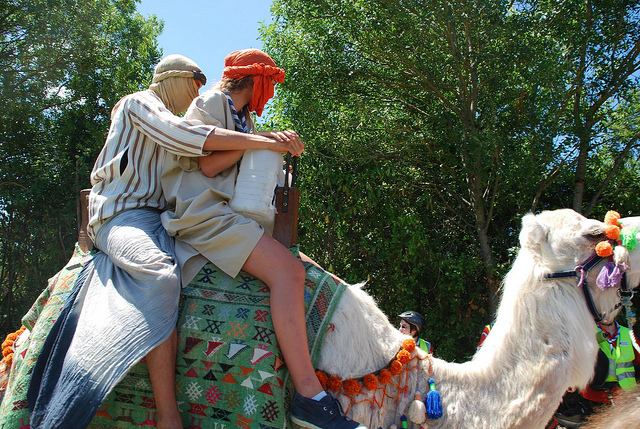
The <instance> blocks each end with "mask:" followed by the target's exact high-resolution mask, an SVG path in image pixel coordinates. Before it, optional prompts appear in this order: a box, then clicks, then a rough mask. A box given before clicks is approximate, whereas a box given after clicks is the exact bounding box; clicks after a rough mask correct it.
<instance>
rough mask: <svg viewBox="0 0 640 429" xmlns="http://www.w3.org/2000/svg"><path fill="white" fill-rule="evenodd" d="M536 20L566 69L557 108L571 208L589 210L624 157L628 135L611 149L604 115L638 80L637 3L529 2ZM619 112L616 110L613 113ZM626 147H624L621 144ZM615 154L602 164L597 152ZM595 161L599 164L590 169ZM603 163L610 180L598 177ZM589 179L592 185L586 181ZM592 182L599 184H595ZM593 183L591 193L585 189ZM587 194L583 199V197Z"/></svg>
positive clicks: (615, 0) (611, 0) (639, 8)
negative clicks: (568, 171) (568, 167)
mask: <svg viewBox="0 0 640 429" xmlns="http://www.w3.org/2000/svg"><path fill="white" fill-rule="evenodd" d="M527 3H528V5H529V7H530V8H531V9H530V10H532V11H534V13H536V16H537V17H539V19H538V20H537V25H538V26H539V28H540V29H541V30H542V31H546V32H548V33H549V35H550V36H551V37H552V38H553V40H554V43H555V44H556V49H557V50H559V52H561V53H562V55H560V56H558V57H557V60H558V62H559V65H560V66H561V67H562V68H563V69H564V70H566V72H565V73H564V76H563V79H562V83H563V87H562V88H559V89H560V91H561V92H560V98H559V100H560V103H559V104H558V105H557V106H556V107H555V112H556V114H555V117H556V120H557V129H558V131H559V134H560V135H559V144H560V145H561V146H562V147H563V148H564V151H565V152H566V153H568V154H570V157H569V160H570V164H573V165H572V169H571V171H572V173H573V175H574V177H573V180H572V181H573V183H574V187H573V201H572V203H571V206H572V208H573V209H574V210H576V211H578V212H580V213H584V214H585V215H589V214H590V213H591V211H592V210H593V208H594V207H595V206H596V205H597V203H598V200H599V198H600V196H601V195H602V194H603V193H604V192H606V190H607V187H608V186H609V183H610V180H611V178H612V177H614V176H615V175H616V174H617V173H618V171H619V169H620V168H621V166H623V161H624V160H625V159H626V158H627V157H628V156H629V154H630V152H629V151H630V149H631V146H633V144H634V143H633V141H634V139H633V138H631V139H629V140H628V141H627V144H626V145H623V146H622V147H621V148H619V149H618V151H617V153H616V150H615V149H614V150H613V152H611V149H612V147H611V145H610V144H609V143H611V140H610V139H609V138H608V135H609V133H610V131H612V130H610V129H608V128H607V124H606V121H607V117H608V116H610V115H611V111H612V110H614V111H615V110H617V109H618V106H619V104H620V103H623V102H624V100H625V98H627V97H628V96H629V95H628V93H629V91H632V90H633V88H634V87H636V86H637V84H638V74H637V72H638V70H640V37H638V34H639V33H640V2H638V1H618V0H587V1H584V2H579V1H563V2H558V1H531V2H527ZM625 112H626V113H628V110H626V111H625ZM617 116H620V113H618V114H617ZM625 146H626V147H625ZM602 151H604V152H609V153H610V154H611V156H613V157H614V158H617V159H616V160H614V161H613V162H612V163H607V164H603V163H601V162H598V161H600V160H601V152H602ZM593 165H598V168H597V169H595V170H594V169H593V167H592V166H593ZM605 165H606V168H607V171H606V175H607V176H608V177H609V180H604V181H602V182H598V181H597V180H596V179H597V174H594V173H595V172H597V171H601V170H602V168H603V167H604V166H605ZM589 181H591V182H592V184H591V186H590V184H589V183H588V182H589ZM593 182H596V183H598V185H597V186H593ZM589 188H591V190H590V192H587V193H586V194H585V192H586V191H588V190H589ZM585 198H586V199H587V200H586V201H585Z"/></svg>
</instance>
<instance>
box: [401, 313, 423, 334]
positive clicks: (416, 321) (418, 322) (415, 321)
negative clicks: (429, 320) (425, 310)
mask: <svg viewBox="0 0 640 429" xmlns="http://www.w3.org/2000/svg"><path fill="white" fill-rule="evenodd" d="M398 317H399V318H401V319H404V320H406V321H407V323H408V324H410V325H412V326H413V327H415V328H416V329H417V330H418V333H420V332H422V326H423V325H424V317H422V314H420V313H418V312H417V311H405V312H404V313H402V314H398Z"/></svg>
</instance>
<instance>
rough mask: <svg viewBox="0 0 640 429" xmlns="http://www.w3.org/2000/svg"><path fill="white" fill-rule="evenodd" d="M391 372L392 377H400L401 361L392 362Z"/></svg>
mask: <svg viewBox="0 0 640 429" xmlns="http://www.w3.org/2000/svg"><path fill="white" fill-rule="evenodd" d="M389 371H390V372H391V375H398V374H400V373H401V372H402V363H401V362H400V361H399V360H397V359H396V360H394V361H393V362H391V366H390V367H389Z"/></svg>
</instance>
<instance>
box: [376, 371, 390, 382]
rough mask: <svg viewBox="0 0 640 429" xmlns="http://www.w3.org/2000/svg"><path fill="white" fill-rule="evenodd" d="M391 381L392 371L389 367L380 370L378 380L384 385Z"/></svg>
mask: <svg viewBox="0 0 640 429" xmlns="http://www.w3.org/2000/svg"><path fill="white" fill-rule="evenodd" d="M390 381H391V372H390V371H389V370H388V369H383V370H381V371H380V375H379V376H378V382H379V383H380V384H381V385H382V386H386V385H387V383H389V382H390Z"/></svg>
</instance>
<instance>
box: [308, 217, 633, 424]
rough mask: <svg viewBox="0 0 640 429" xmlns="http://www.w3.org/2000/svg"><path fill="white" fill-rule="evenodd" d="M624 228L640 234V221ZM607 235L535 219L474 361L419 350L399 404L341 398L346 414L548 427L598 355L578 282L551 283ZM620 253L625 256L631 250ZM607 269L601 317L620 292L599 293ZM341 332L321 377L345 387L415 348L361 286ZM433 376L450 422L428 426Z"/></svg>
mask: <svg viewBox="0 0 640 429" xmlns="http://www.w3.org/2000/svg"><path fill="white" fill-rule="evenodd" d="M623 222H624V223H625V225H628V226H635V227H640V218H628V219H624V220H623ZM604 233H605V224H604V223H602V222H599V221H596V220H590V219H587V218H585V217H583V216H581V215H579V214H577V213H576V212H574V211H572V210H568V209H564V210H557V211H549V212H543V213H541V214H539V215H536V216H534V215H532V214H528V215H526V216H525V217H524V218H523V221H522V231H521V233H520V244H521V249H520V251H519V253H518V255H517V258H516V259H515V262H514V264H513V267H512V269H511V270H510V272H509V273H508V275H507V276H506V278H505V280H504V283H503V286H502V289H503V295H502V300H501V304H500V307H499V309H498V313H497V317H496V321H495V324H494V326H493V329H492V331H491V334H490V335H489V336H488V337H487V339H486V341H485V342H484V345H483V347H482V348H481V349H480V351H478V352H477V353H476V355H475V356H474V357H473V359H472V360H471V361H469V362H466V363H462V364H456V363H449V362H445V361H443V360H441V359H436V358H432V359H429V358H425V354H424V352H422V351H415V352H414V354H415V353H419V358H420V359H417V360H416V361H417V362H418V365H419V369H418V370H417V371H409V372H408V377H406V382H405V383H404V385H406V386H407V387H406V388H405V390H404V392H401V393H400V395H399V398H398V399H399V402H398V404H397V405H396V404H395V403H394V401H392V400H387V401H385V402H384V404H383V405H382V407H380V408H378V407H377V406H373V407H372V406H371V402H370V401H369V402H366V401H365V402H361V403H360V404H356V403H357V402H359V401H361V400H362V399H366V395H365V394H364V393H363V394H361V395H356V396H355V397H354V396H353V395H352V398H353V399H350V398H349V397H348V396H347V395H345V394H338V395H337V397H338V398H339V400H340V401H341V403H342V405H343V408H345V409H348V410H349V415H350V416H351V417H352V418H354V419H355V420H357V421H359V422H362V423H364V424H367V425H369V427H371V428H378V427H383V428H388V427H390V426H391V425H392V424H395V425H397V426H398V427H400V421H399V419H400V416H401V415H402V414H407V416H409V423H411V422H412V421H413V422H414V423H416V424H419V425H421V426H425V427H447V428H492V429H494V428H527V429H530V428H542V427H544V426H545V424H546V423H547V422H548V421H549V419H550V418H551V417H552V415H553V412H554V411H555V410H556V408H557V407H558V405H559V403H560V401H561V399H562V396H563V394H564V393H565V391H566V390H567V388H569V387H573V388H582V387H584V386H586V385H587V383H588V382H589V381H590V379H591V377H592V375H593V369H594V365H595V360H596V352H597V349H598V346H597V343H596V338H595V324H594V319H593V316H592V315H591V313H590V312H589V310H588V308H587V305H586V303H585V298H584V296H583V292H582V290H581V289H580V288H578V287H577V284H578V279H577V278H568V279H553V280H551V279H545V275H547V274H550V273H553V272H560V271H568V270H574V269H575V268H576V266H577V265H578V264H580V263H582V262H583V261H584V260H586V259H587V258H588V257H589V256H590V255H591V254H592V253H593V252H594V247H595V245H596V244H597V243H598V242H600V241H602V240H603V239H606V237H605V235H604ZM616 249H621V250H622V252H620V253H624V248H621V247H616ZM616 257H620V256H619V255H618V254H616ZM629 257H630V261H629V262H630V266H631V268H630V269H629V271H628V272H627V274H628V280H629V284H630V285H634V286H635V285H637V283H638V280H640V251H634V252H631V253H630V255H629ZM599 269H600V266H597V267H596V268H595V269H593V270H591V271H590V272H589V273H588V285H589V286H588V287H589V288H590V291H591V292H592V294H593V298H594V300H595V303H596V307H597V309H598V311H599V312H606V311H610V310H611V309H612V308H613V307H614V306H615V304H616V303H617V302H618V295H617V290H616V289H609V290H605V291H603V290H600V289H599V288H598V287H597V286H596V281H595V279H596V276H597V272H598V271H599ZM332 323H333V325H334V326H335V329H334V330H332V331H331V332H329V333H328V334H327V337H326V338H325V343H324V347H323V350H322V353H321V356H320V360H319V368H320V369H321V370H323V371H325V372H326V373H328V374H334V375H337V376H338V377H340V378H342V379H348V378H357V377H362V376H363V375H365V374H368V373H372V372H374V371H376V370H378V369H380V368H382V367H384V366H385V365H387V364H388V362H389V361H390V360H392V359H393V357H394V355H395V354H396V353H397V352H398V350H399V346H400V344H401V342H402V341H403V340H404V339H406V337H404V336H403V335H401V334H400V333H399V331H398V330H397V329H395V328H394V327H393V326H392V325H391V324H390V323H389V321H388V319H387V317H386V316H385V315H384V314H383V313H382V312H381V311H380V310H379V309H378V308H377V307H376V304H375V302H374V300H373V299H372V298H371V297H370V296H369V295H367V294H366V293H365V292H364V291H362V290H361V289H360V288H359V287H357V286H352V287H349V288H348V289H347V292H345V296H344V297H343V299H342V301H341V302H340V304H339V306H338V308H337V309H336V313H335V315H334V317H333V319H332ZM430 376H431V377H433V379H434V380H435V382H436V385H437V387H438V390H439V392H440V395H441V399H442V406H443V416H442V418H440V419H438V420H428V419H426V418H425V417H424V409H420V408H416V409H417V410H418V412H415V409H414V410H411V411H412V412H410V408H411V407H410V406H411V404H412V403H413V400H414V390H418V391H419V392H420V393H421V394H422V397H423V398H424V395H425V393H426V392H427V391H428V387H427V380H428V379H429V377H430ZM400 378H402V377H400ZM399 387H400V388H402V387H403V386H402V385H401V386H399ZM391 389H395V390H393V391H392V392H391V393H390V396H396V395H397V390H398V388H397V387H396V386H391ZM364 392H367V391H366V390H364ZM334 394H335V392H334ZM369 396H371V393H369Z"/></svg>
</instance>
